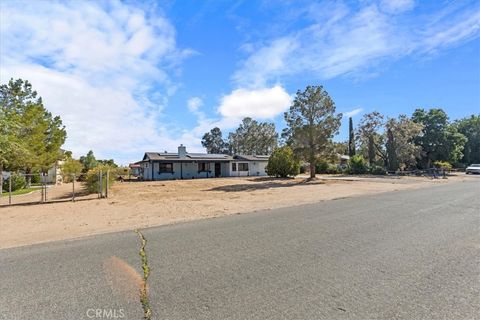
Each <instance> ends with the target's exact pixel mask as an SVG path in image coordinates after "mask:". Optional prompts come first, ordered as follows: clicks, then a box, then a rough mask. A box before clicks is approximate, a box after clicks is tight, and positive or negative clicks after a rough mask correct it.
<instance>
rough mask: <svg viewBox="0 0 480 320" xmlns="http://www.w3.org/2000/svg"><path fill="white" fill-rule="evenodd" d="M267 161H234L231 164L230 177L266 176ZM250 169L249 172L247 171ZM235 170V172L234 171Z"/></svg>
mask: <svg viewBox="0 0 480 320" xmlns="http://www.w3.org/2000/svg"><path fill="white" fill-rule="evenodd" d="M267 163H268V162H267V161H232V162H230V164H229V167H230V173H229V175H228V176H230V177H248V176H250V177H251V176H266V175H267V173H266V172H265V167H266V166H267ZM247 167H248V170H246V169H247ZM234 169H235V170H234Z"/></svg>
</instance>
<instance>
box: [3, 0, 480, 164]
mask: <svg viewBox="0 0 480 320" xmlns="http://www.w3.org/2000/svg"><path fill="white" fill-rule="evenodd" d="M0 6H1V7H0V8H1V10H0V18H1V19H0V27H1V29H0V40H1V41H0V79H1V81H2V83H4V82H6V81H7V80H8V79H9V78H11V77H13V78H19V77H21V78H24V79H28V80H30V82H32V84H33V86H34V88H36V89H37V91H38V92H39V94H40V95H41V96H42V97H43V98H44V103H45V105H46V107H47V108H48V109H49V110H50V111H52V112H53V113H54V114H58V115H60V116H61V117H62V119H63V121H64V123H65V125H66V126H67V133H68V139H67V143H66V145H65V148H66V149H69V150H72V151H73V152H74V155H75V156H77V157H78V156H80V155H82V154H85V153H86V152H87V151H88V150H89V149H93V150H94V152H95V154H96V155H97V156H98V157H100V158H114V159H116V160H117V161H118V162H120V163H124V164H125V163H128V162H131V161H135V160H138V159H140V158H141V157H142V154H143V152H144V151H163V150H169V151H174V150H176V147H177V146H178V145H179V144H180V143H183V144H185V145H187V148H188V150H189V151H202V147H201V144H200V140H201V136H202V135H203V133H204V132H206V131H208V130H209V129H210V128H212V127H213V126H219V127H220V128H221V129H222V130H223V131H224V134H225V135H227V133H228V131H230V130H234V129H235V128H236V126H238V124H239V122H240V121H241V119H242V118H243V117H245V116H251V117H253V118H256V119H258V120H261V121H274V122H275V124H276V125H277V129H278V130H279V131H280V130H281V129H282V128H283V126H284V122H283V112H284V111H285V110H286V109H288V106H289V105H290V103H291V100H292V98H293V97H294V95H295V92H296V91H297V90H298V89H303V88H305V86H307V85H323V86H324V87H325V89H326V90H327V91H328V92H329V94H330V95H331V97H332V98H333V100H334V101H335V103H336V106H337V110H338V112H343V113H345V114H346V115H352V116H353V119H354V123H358V121H359V119H360V118H361V116H362V114H364V113H366V112H370V111H373V110H378V111H380V112H382V113H384V114H385V115H387V116H391V117H394V116H396V115H398V114H400V113H405V114H407V115H410V114H411V113H412V112H413V110H414V109H415V108H417V107H422V108H432V107H441V108H443V109H444V110H445V111H447V113H448V114H449V115H450V117H451V118H452V119H456V118H461V117H465V116H468V115H470V114H473V113H476V114H478V113H479V112H480V41H479V34H480V3H479V2H478V1H470V2H469V1H414V0H392V1H381V0H379V1H345V2H341V1H301V0H299V1H273V0H272V1H268V0H267V1H186V0H185V1H158V2H155V1H147V2H137V1H126V2H120V1H104V2H102V1H70V2H69V1H67V2H54V1H23V2H22V1H9V0H4V1H2V2H1V3H0ZM345 120H346V117H345ZM344 123H346V122H344ZM346 130H347V125H343V126H342V128H341V131H340V134H339V135H338V136H337V137H336V138H335V139H336V140H343V139H346Z"/></svg>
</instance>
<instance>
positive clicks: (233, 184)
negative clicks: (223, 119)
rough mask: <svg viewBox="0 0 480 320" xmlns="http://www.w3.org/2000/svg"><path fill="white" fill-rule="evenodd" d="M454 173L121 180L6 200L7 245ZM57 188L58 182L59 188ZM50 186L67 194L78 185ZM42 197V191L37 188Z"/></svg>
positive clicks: (1, 211) (2, 239)
mask: <svg viewBox="0 0 480 320" xmlns="http://www.w3.org/2000/svg"><path fill="white" fill-rule="evenodd" d="M462 179H468V178H467V177H464V176H457V177H451V178H449V179H448V180H443V179H437V180H431V179H428V178H423V177H422V178H411V177H408V178H407V177H403V178H398V177H396V178H387V177H362V178H358V177H328V176H325V177H322V178H320V179H317V180H314V181H307V180H306V179H305V178H302V177H300V178H296V179H285V180H281V179H270V178H217V179H197V180H177V181H156V182H124V183H116V184H115V185H114V186H113V187H112V189H111V192H110V196H109V198H108V199H100V200H99V199H94V198H95V197H92V199H90V200H85V201H78V202H75V203H72V202H62V203H52V204H40V205H30V206H14V207H0V248H7V247H14V246H20V245H27V244H33V243H40V242H45V241H53V240H61V239H69V238H75V237H81V236H86V235H92V234H98V233H105V232H113V231H120V230H132V229H134V228H143V227H151V226H157V225H162V224H169V223H175V222H180V221H188V220H194V219H201V218H211V217H218V216H224V215H228V214H238V213H245V212H251V211H255V210H264V209H273V208H279V207H288V206H295V205H299V204H305V203H313V202H319V201H324V200H330V199H336V198H344V197H353V196H360V195H364V194H372V193H379V192H387V191H395V190H404V189H411V188H421V187H422V186H425V185H431V184H436V183H439V184H441V183H449V182H452V181H459V180H462ZM55 188H58V189H57V190H55ZM55 188H52V189H51V190H49V192H50V193H51V194H60V195H61V194H65V193H66V192H67V193H68V190H70V188H71V186H70V185H68V184H67V185H63V186H59V187H55ZM29 196H30V197H32V198H35V199H36V198H38V195H36V194H32V195H29Z"/></svg>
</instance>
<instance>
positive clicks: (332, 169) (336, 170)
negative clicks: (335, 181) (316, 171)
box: [327, 164, 342, 174]
mask: <svg viewBox="0 0 480 320" xmlns="http://www.w3.org/2000/svg"><path fill="white" fill-rule="evenodd" d="M327 173H328V174H340V173H342V168H340V167H339V166H337V165H334V164H330V165H328V169H327Z"/></svg>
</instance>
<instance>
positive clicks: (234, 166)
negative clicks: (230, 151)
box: [232, 163, 237, 171]
mask: <svg viewBox="0 0 480 320" xmlns="http://www.w3.org/2000/svg"><path fill="white" fill-rule="evenodd" d="M232 171H237V164H236V163H232Z"/></svg>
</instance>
